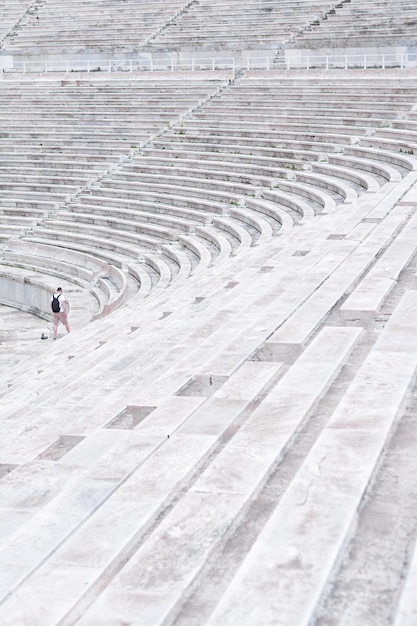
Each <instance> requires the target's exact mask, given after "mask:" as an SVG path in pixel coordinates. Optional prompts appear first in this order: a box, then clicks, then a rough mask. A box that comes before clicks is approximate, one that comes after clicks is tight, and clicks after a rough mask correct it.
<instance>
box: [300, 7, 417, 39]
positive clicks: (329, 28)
mask: <svg viewBox="0 0 417 626" xmlns="http://www.w3.org/2000/svg"><path fill="white" fill-rule="evenodd" d="M342 4H343V6H339V7H338V8H337V9H335V10H334V11H331V12H330V13H329V14H328V15H327V18H326V20H321V21H320V22H317V23H316V24H312V25H311V27H309V28H308V29H306V30H305V31H304V32H303V33H301V34H300V36H299V37H297V38H296V40H295V42H293V43H292V46H294V47H299V48H311V49H314V48H352V49H353V48H359V49H360V48H363V47H364V42H366V47H368V48H372V47H378V46H380V47H385V48H386V47H387V46H389V45H390V44H393V43H394V44H396V45H401V44H415V43H416V29H415V22H416V18H417V9H416V8H415V7H414V6H412V4H410V2H406V1H399V2H397V1H396V0H383V1H381V0H369V2H366V4H365V5H364V3H363V2H360V0H350V2H349V3H342Z"/></svg>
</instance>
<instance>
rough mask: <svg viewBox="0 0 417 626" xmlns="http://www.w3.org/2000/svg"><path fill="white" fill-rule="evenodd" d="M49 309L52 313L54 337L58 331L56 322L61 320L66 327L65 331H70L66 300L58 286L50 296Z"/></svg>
mask: <svg viewBox="0 0 417 626" xmlns="http://www.w3.org/2000/svg"><path fill="white" fill-rule="evenodd" d="M51 309H52V313H53V314H54V339H56V335H57V332H58V324H59V322H61V324H63V325H64V326H65V328H66V329H67V333H69V332H70V327H69V324H68V319H67V315H68V312H69V307H68V302H67V301H66V299H65V296H64V294H63V293H62V287H58V289H57V290H56V293H54V295H53V296H52V298H51Z"/></svg>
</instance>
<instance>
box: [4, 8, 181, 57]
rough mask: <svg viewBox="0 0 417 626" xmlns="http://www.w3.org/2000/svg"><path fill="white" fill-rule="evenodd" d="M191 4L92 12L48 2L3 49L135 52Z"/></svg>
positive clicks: (31, 15) (25, 22)
mask: <svg viewBox="0 0 417 626" xmlns="http://www.w3.org/2000/svg"><path fill="white" fill-rule="evenodd" d="M189 4H190V2H189V0H188V1H187V0H169V2H160V1H159V0H153V1H149V2H146V3H138V2H135V0H125V1H124V2H122V3H120V2H103V3H102V4H101V6H100V8H99V9H98V10H97V11H91V5H89V4H88V3H86V2H82V1H78V2H69V1H68V0H48V2H44V3H41V4H37V5H36V6H35V7H34V11H32V12H31V13H29V14H27V16H26V18H25V19H24V20H22V22H21V23H19V25H18V26H17V27H16V28H14V29H13V31H12V33H11V35H10V36H9V37H8V39H7V47H8V48H10V49H16V48H17V49H18V50H22V49H23V50H25V51H26V52H27V51H32V52H33V53H34V54H35V55H36V54H39V53H40V51H45V50H46V51H48V50H49V51H53V52H54V53H56V52H57V48H59V50H58V51H60V52H61V53H62V52H65V53H67V52H71V51H72V52H79V51H80V50H81V51H82V52H85V51H98V52H105V51H108V50H111V51H112V53H113V52H115V51H125V50H127V51H130V50H137V48H138V46H141V45H143V44H145V43H146V42H147V40H148V39H149V38H150V37H151V36H152V35H154V34H155V33H157V32H158V30H159V29H160V28H161V27H163V26H164V25H165V24H166V23H169V22H170V21H171V20H172V19H174V18H175V17H176V16H177V15H178V14H180V13H181V12H182V11H183V10H184V9H185V8H186V7H187V6H188V5H189ZM57 33H59V46H57V44H58V41H57V37H56V34H57ZM86 42H88V43H86Z"/></svg>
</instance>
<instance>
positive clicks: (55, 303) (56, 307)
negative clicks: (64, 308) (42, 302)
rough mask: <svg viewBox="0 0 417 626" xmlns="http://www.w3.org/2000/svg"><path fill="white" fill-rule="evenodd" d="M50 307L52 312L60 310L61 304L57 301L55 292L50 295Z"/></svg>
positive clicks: (57, 297)
mask: <svg viewBox="0 0 417 626" xmlns="http://www.w3.org/2000/svg"><path fill="white" fill-rule="evenodd" d="M51 308H52V311H53V312H54V313H59V312H60V310H61V305H60V303H59V296H56V295H55V294H54V295H53V296H52V304H51Z"/></svg>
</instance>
